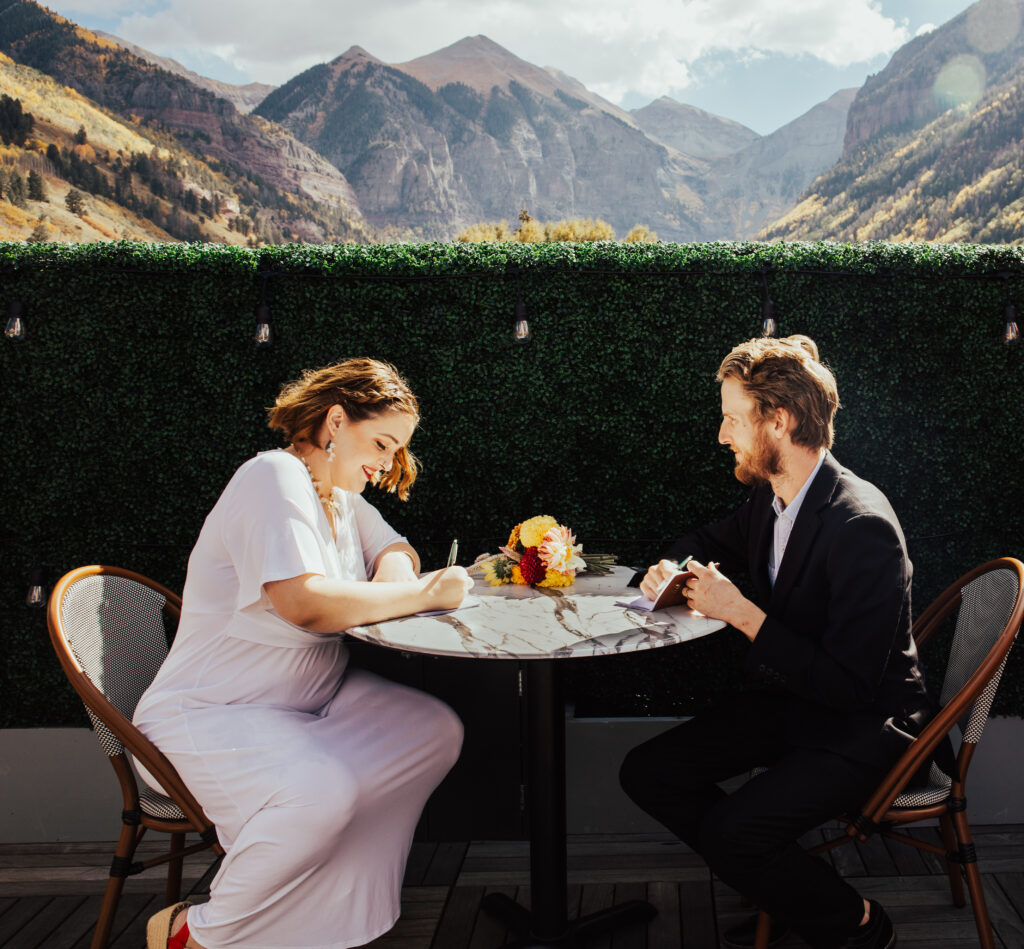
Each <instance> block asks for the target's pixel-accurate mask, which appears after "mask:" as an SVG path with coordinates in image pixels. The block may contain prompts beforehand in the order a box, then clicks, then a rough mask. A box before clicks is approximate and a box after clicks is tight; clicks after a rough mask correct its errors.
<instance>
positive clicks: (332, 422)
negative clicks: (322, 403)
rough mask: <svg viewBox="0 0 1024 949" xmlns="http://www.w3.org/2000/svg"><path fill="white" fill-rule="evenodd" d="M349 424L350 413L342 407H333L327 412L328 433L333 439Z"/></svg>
mask: <svg viewBox="0 0 1024 949" xmlns="http://www.w3.org/2000/svg"><path fill="white" fill-rule="evenodd" d="M347 424H348V413H347V412H346V411H345V410H344V409H343V408H342V407H341V406H340V405H337V404H335V405H332V406H331V407H330V408H329V409H328V410H327V431H328V434H329V436H330V437H331V438H334V436H335V435H336V434H337V432H338V429H339V428H344V427H345V425H347Z"/></svg>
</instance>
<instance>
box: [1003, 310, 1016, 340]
mask: <svg viewBox="0 0 1024 949" xmlns="http://www.w3.org/2000/svg"><path fill="white" fill-rule="evenodd" d="M1005 315H1006V326H1005V327H1003V342H1004V343H1006V344H1007V345H1009V344H1010V343H1015V342H1017V340H1018V339H1020V330H1019V329H1018V328H1017V307H1015V306H1014V305H1013V304H1012V303H1007V304H1006V314H1005Z"/></svg>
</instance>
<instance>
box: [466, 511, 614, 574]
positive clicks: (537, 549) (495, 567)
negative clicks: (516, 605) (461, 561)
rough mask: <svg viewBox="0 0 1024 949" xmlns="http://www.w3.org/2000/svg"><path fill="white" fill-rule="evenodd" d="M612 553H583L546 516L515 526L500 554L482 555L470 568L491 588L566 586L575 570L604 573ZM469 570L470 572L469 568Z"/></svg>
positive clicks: (566, 532) (567, 532)
mask: <svg viewBox="0 0 1024 949" xmlns="http://www.w3.org/2000/svg"><path fill="white" fill-rule="evenodd" d="M614 563H615V555H614V554H585V553H583V545H582V544H577V543H576V536H575V535H574V534H573V533H572V531H570V530H569V528H568V527H565V526H564V525H562V524H559V523H558V522H557V521H556V520H555V519H554V518H553V517H551V516H550V515H549V514H540V515H538V516H537V517H531V518H530V519H529V520H526V521H523V522H522V523H521V524H516V526H515V527H514V528H512V533H511V534H510V535H509V538H508V543H507V544H506V545H505V546H504V547H502V548H501V553H500V554H494V555H493V556H489V555H486V554H485V555H484V556H483V557H479V558H477V562H476V563H475V564H474V565H473V566H474V567H479V568H480V570H481V571H482V572H483V575H484V579H485V580H486V581H487V582H488V584H490V585H491V586H492V587H496V586H501V585H502V584H503V583H523V584H526V585H528V586H538V587H567V586H569V584H571V583H572V582H573V581H574V580H575V579H576V571H578V570H586V571H587V572H589V573H595V574H606V573H609V572H610V571H611V566H612V564H614ZM470 569H473V568H472V567H471V568H470Z"/></svg>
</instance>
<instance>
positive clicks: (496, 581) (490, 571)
mask: <svg viewBox="0 0 1024 949" xmlns="http://www.w3.org/2000/svg"><path fill="white" fill-rule="evenodd" d="M480 570H481V572H482V573H483V575H484V579H485V580H486V581H487V585H488V586H492V587H500V586H501V585H502V584H503V583H508V577H502V576H501V574H500V573H499V571H498V567H497V566H496V565H495V563H494V562H493V561H490V562H488V563H485V564H484V565H483V566H482V567H481V568H480Z"/></svg>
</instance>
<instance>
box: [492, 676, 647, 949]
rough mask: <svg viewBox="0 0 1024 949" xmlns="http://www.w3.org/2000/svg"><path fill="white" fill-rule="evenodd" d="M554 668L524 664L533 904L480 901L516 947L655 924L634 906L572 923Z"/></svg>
mask: <svg viewBox="0 0 1024 949" xmlns="http://www.w3.org/2000/svg"><path fill="white" fill-rule="evenodd" d="M555 661H556V660H551V659H538V660H534V661H530V662H527V663H526V670H527V672H526V740H527V751H526V754H527V774H526V779H527V784H526V805H527V816H528V819H529V822H530V904H531V909H530V910H526V909H525V908H524V907H522V906H520V905H519V904H518V903H516V902H515V901H514V900H512V899H509V897H507V896H505V895H504V894H501V893H490V894H488V895H487V896H486V897H485V898H484V901H483V904H482V906H483V908H484V910H486V911H487V912H488V913H491V914H492V915H494V916H497V917H498V918H499V919H503V920H504V921H505V923H506V924H507V925H508V926H509V928H510V929H512V931H513V933H514V934H515V936H516V943H515V945H517V946H523V947H527V946H575V945H578V944H580V943H582V942H583V941H585V940H586V939H587V938H589V937H591V936H594V935H597V934H598V933H600V932H605V931H607V930H608V929H611V928H612V927H613V926H617V925H621V924H623V923H627V922H633V921H634V920H640V919H644V920H646V919H651V918H652V917H653V916H654V913H655V910H654V907H653V906H651V905H650V904H649V903H645V902H643V901H641V900H630V901H628V902H626V903H621V904H619V905H617V906H611V907H609V908H608V909H605V910H601V911H600V912H598V913H593V914H591V915H590V916H585V917H583V918H581V919H575V920H571V921H570V920H569V919H568V911H567V908H566V907H567V903H566V871H567V866H566V830H565V703H564V701H563V699H562V684H561V678H560V675H559V672H558V670H556V669H555Z"/></svg>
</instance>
